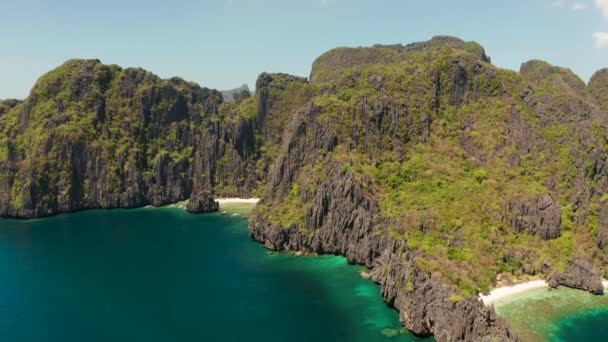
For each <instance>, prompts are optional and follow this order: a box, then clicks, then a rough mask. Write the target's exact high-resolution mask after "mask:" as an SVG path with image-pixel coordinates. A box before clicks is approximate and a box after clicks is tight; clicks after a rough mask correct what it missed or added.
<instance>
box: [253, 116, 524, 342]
mask: <svg viewBox="0 0 608 342" xmlns="http://www.w3.org/2000/svg"><path fill="white" fill-rule="evenodd" d="M318 114H319V113H317V112H316V111H315V109H314V108H313V107H312V106H307V107H306V109H305V110H304V111H303V112H302V113H300V115H296V116H294V117H292V122H291V123H290V124H289V128H288V130H287V132H286V135H285V137H284V141H283V153H282V154H281V155H280V156H279V158H278V159H277V161H276V163H275V165H274V167H273V168H272V170H271V173H270V174H269V181H268V183H269V185H268V189H269V191H267V193H266V197H265V198H264V199H263V200H262V202H261V203H260V204H258V208H257V209H256V210H255V212H254V215H253V217H252V219H251V220H250V225H249V229H250V236H251V237H252V238H253V239H255V240H257V241H260V242H261V243H263V244H264V245H265V246H266V247H268V248H270V249H274V250H291V251H306V252H313V253H319V254H321V253H323V254H338V255H343V256H345V257H346V258H347V259H348V261H349V262H351V263H357V264H362V265H366V266H367V267H369V268H371V270H372V278H373V279H374V280H375V281H376V282H378V283H379V284H380V286H381V291H382V296H383V298H384V299H385V301H386V302H387V303H389V304H390V305H392V306H394V307H395V308H396V309H397V310H399V312H400V320H401V321H402V322H403V324H404V325H405V327H406V328H407V329H409V330H411V331H412V332H414V333H415V334H417V335H420V336H429V335H433V336H435V338H436V339H437V341H440V342H444V341H445V342H448V341H518V340H519V338H518V337H517V336H516V335H515V334H514V333H513V332H512V331H511V330H510V328H509V327H508V325H507V323H506V322H505V321H504V320H503V319H502V318H500V317H497V316H496V313H495V312H494V310H493V309H492V308H487V307H486V306H484V304H483V303H482V302H481V301H480V300H479V299H477V298H475V297H470V298H466V299H462V298H459V297H453V295H455V294H456V292H455V291H454V290H453V289H451V288H450V287H448V286H446V285H443V284H442V283H441V281H439V280H437V279H434V278H433V276H432V275H431V274H428V273H426V272H422V271H420V270H419V269H417V268H416V267H415V266H413V263H412V262H411V261H412V260H413V258H414V257H415V255H414V254H412V253H411V252H410V251H408V249H407V244H406V243H405V242H400V241H396V240H395V239H393V238H392V237H390V236H387V235H386V234H382V233H380V234H378V232H377V230H376V227H377V225H378V224H381V223H382V222H381V220H382V219H381V218H380V215H379V208H378V205H377V203H376V201H375V200H374V199H373V198H374V193H373V188H372V186H371V179H369V178H367V179H366V178H364V179H358V178H356V177H355V176H354V174H353V173H352V172H350V171H348V170H346V171H345V170H344V169H343V168H342V165H338V164H336V163H335V162H332V161H331V159H326V160H324V161H323V164H324V165H325V167H324V170H326V173H325V175H324V177H323V181H321V182H319V183H313V184H310V189H311V191H307V192H306V194H305V195H304V196H306V198H304V199H303V200H304V201H305V202H306V203H310V206H309V207H308V209H307V211H306V215H305V216H304V222H303V224H302V226H299V227H298V226H296V225H291V226H289V227H282V226H281V225H280V224H275V223H272V222H271V221H270V220H269V219H268V217H266V216H264V206H268V205H270V206H272V205H274V203H279V202H280V201H281V200H282V199H283V198H285V197H286V196H287V194H288V193H289V189H290V184H291V183H292V182H293V180H294V179H295V177H296V176H297V173H298V172H299V170H300V169H301V168H302V167H303V166H304V165H307V164H310V160H311V159H312V160H314V159H315V158H316V157H318V156H319V155H318V154H316V153H320V154H321V155H323V154H324V153H326V152H328V151H331V150H332V149H333V148H334V146H335V145H336V138H335V137H334V136H333V135H332V133H331V130H328V129H327V128H326V127H324V126H323V124H321V123H319V122H317V121H316V120H315V116H316V115H318ZM307 131H309V132H310V131H312V132H314V133H313V137H312V139H309V140H308V142H307V139H306V132H307Z"/></svg>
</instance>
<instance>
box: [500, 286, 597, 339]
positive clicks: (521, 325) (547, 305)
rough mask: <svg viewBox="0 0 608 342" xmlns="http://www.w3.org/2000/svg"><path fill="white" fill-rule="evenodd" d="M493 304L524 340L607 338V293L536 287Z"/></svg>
mask: <svg viewBox="0 0 608 342" xmlns="http://www.w3.org/2000/svg"><path fill="white" fill-rule="evenodd" d="M495 308H496V311H497V312H498V314H500V315H501V316H503V317H505V318H507V320H508V321H509V323H511V326H512V327H513V328H514V329H515V330H516V331H517V332H518V333H519V335H520V336H521V337H522V338H523V339H524V341H554V342H575V341H608V295H604V296H594V295H592V294H589V293H587V292H583V291H577V290H572V289H568V288H559V289H557V290H547V289H536V290H532V291H529V292H526V293H525V294H522V295H518V296H517V297H515V298H510V299H507V300H503V301H500V302H497V303H496V304H495Z"/></svg>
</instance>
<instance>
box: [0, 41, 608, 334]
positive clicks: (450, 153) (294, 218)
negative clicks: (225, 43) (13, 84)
mask: <svg viewBox="0 0 608 342" xmlns="http://www.w3.org/2000/svg"><path fill="white" fill-rule="evenodd" d="M606 74H607V71H606V70H601V71H598V72H597V73H596V75H594V77H593V78H592V79H591V81H590V82H589V84H585V83H584V82H583V81H581V80H580V78H578V77H577V76H576V75H575V74H573V73H572V72H571V71H570V70H569V69H566V68H561V67H556V66H552V65H550V64H548V63H546V62H543V61H537V60H533V61H530V62H526V63H524V64H523V65H522V67H521V70H520V72H514V71H509V70H503V69H500V68H497V67H495V66H493V65H492V64H491V60H490V58H489V57H488V56H487V55H486V52H485V51H484V49H483V48H482V47H481V46H480V45H479V44H477V43H474V42H464V41H462V40H460V39H457V38H452V37H435V38H433V39H432V40H430V41H427V42H421V43H413V44H409V45H390V46H383V45H378V46H374V47H369V48H338V49H334V50H331V51H329V52H327V53H325V54H323V55H322V56H321V57H319V58H318V59H317V60H316V61H315V62H314V64H313V67H312V72H311V75H310V77H309V79H306V78H302V77H296V76H291V75H286V74H268V73H265V74H262V75H260V77H259V78H258V82H257V84H256V91H255V94H254V95H253V96H250V94H249V93H248V92H246V91H245V92H242V93H238V94H236V95H234V98H233V100H231V101H229V102H223V99H222V97H221V94H220V93H219V92H217V91H214V90H209V89H205V88H201V87H199V86H198V85H195V84H192V83H190V82H186V81H183V80H181V79H177V78H174V79H170V80H161V79H159V78H158V77H156V76H154V75H152V74H150V73H148V72H146V71H143V70H140V69H121V68H119V67H117V66H105V65H103V64H101V63H100V62H99V61H78V60H74V61H69V62H67V63H66V64H64V65H63V66H61V67H60V68H58V69H56V70H54V71H52V72H50V73H49V74H47V75H45V76H43V77H42V78H41V79H40V80H39V81H38V83H37V84H36V85H35V86H34V88H33V89H32V92H31V95H30V96H29V97H28V98H27V99H25V100H24V101H12V100H11V101H4V102H2V103H1V104H0V199H1V202H0V214H2V215H3V216H16V217H38V216H46V215H52V214H55V213H60V212H69V211H74V210H79V209H85V208H98V207H103V208H109V207H133V206H142V205H147V204H153V205H161V204H165V203H169V202H174V201H178V200H184V199H190V202H189V203H190V204H189V207H188V209H189V210H191V211H194V212H205V211H212V210H214V209H215V204H214V201H213V198H217V197H229V196H240V197H251V196H257V197H261V199H262V200H261V202H260V203H259V204H258V206H257V207H256V209H255V211H254V214H253V218H252V220H251V222H250V235H251V237H252V238H253V239H255V240H258V241H260V242H261V243H263V244H264V245H265V246H266V247H268V248H271V249H276V250H293V251H305V252H314V253H318V254H337V255H343V256H345V257H346V258H347V259H348V260H349V261H350V262H353V263H358V264H362V265H366V266H367V267H369V268H371V269H372V276H373V279H374V280H375V281H377V282H378V283H380V285H381V288H382V293H383V296H384V298H385V300H386V301H387V302H388V303H389V304H391V305H393V306H394V307H395V308H397V309H398V310H399V312H400V318H401V321H402V322H403V324H404V325H405V327H406V328H408V329H410V330H411V331H413V332H414V333H416V334H418V335H424V336H428V335H434V336H435V337H436V338H437V340H439V341H461V340H463V341H484V340H488V341H490V340H493V339H497V340H504V341H508V340H518V337H517V336H516V335H515V334H514V333H513V332H512V331H511V329H510V328H509V326H508V325H507V323H506V322H505V321H504V320H502V319H501V318H499V317H497V316H496V314H495V313H494V311H493V309H491V308H486V307H485V306H483V304H482V303H481V302H480V301H479V300H478V298H477V294H478V293H479V292H486V291H488V290H489V289H490V288H491V287H492V286H494V285H495V282H496V278H497V275H504V276H506V277H514V278H517V277H518V276H520V275H528V276H535V277H539V278H544V279H547V280H548V281H549V283H550V284H551V285H552V286H568V287H573V288H578V289H582V290H586V291H589V292H591V293H595V294H599V293H602V292H603V288H602V286H601V278H602V277H603V276H605V275H606V253H605V250H604V248H605V247H606V246H607V245H608V242H607V241H608V233H607V232H608V230H607V229H608V208H607V206H606V202H607V201H606V197H607V195H606V191H607V190H608V136H607V135H606V133H607V130H606V128H607V127H608V114H607V113H606V108H607V104H606V96H605V93H606V89H607V87H608V86H607V84H608V83H607V82H608V77H606Z"/></svg>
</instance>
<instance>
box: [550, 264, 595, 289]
mask: <svg viewBox="0 0 608 342" xmlns="http://www.w3.org/2000/svg"><path fill="white" fill-rule="evenodd" d="M549 285H551V286H552V287H557V286H558V285H563V286H566V287H571V288H574V289H580V290H585V291H588V292H591V293H593V294H596V295H600V294H603V293H604V286H603V285H602V281H601V277H600V275H599V274H598V272H597V271H596V270H595V268H594V267H593V265H591V264H590V263H589V262H587V261H585V260H582V259H579V258H575V259H574V260H572V261H571V262H570V264H569V266H568V269H567V270H566V271H565V272H563V273H557V272H555V273H553V274H552V275H551V276H550V277H549Z"/></svg>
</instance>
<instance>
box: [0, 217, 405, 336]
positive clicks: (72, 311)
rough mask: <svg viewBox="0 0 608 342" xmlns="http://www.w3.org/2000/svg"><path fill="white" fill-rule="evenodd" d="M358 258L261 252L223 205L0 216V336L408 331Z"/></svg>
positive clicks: (240, 221)
mask: <svg viewBox="0 0 608 342" xmlns="http://www.w3.org/2000/svg"><path fill="white" fill-rule="evenodd" d="M360 271H361V268H360V267H358V266H352V265H348V264H347V263H346V261H345V260H344V259H343V258H340V257H333V256H321V257H315V256H306V257H295V256H292V255H289V254H284V253H269V252H268V251H267V250H265V249H263V248H261V246H260V245H259V244H257V243H256V242H253V241H251V240H250V239H249V238H248V234H247V223H246V221H245V220H244V219H242V218H240V217H232V216H230V215H225V216H222V215H219V214H211V215H191V214H188V213H186V212H184V211H182V210H179V209H169V208H166V209H135V210H92V211H84V212H79V213H74V214H69V215H60V216H57V217H53V218H48V219H36V220H26V221H20V220H0V341H11V342H20V341H50V342H54V341H57V342H59V341H61V342H80V341H104V342H105V341H412V340H414V338H413V337H412V336H411V335H409V334H407V333H406V334H398V335H397V336H394V337H390V338H389V337H388V336H387V335H393V334H394V333H395V332H397V331H398V330H399V328H400V324H399V321H398V314H397V312H396V311H394V310H393V309H391V308H389V307H387V306H386V305H385V304H384V303H383V301H382V299H381V296H380V292H379V287H378V286H377V285H376V284H374V283H373V282H371V281H369V280H364V279H362V278H361V277H360V276H359V272H360Z"/></svg>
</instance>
